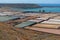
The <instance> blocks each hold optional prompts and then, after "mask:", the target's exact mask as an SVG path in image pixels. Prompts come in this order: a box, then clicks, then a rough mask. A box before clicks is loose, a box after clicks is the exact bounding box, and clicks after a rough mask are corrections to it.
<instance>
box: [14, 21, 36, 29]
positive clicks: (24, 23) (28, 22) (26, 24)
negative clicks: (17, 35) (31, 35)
mask: <svg viewBox="0 0 60 40" xmlns="http://www.w3.org/2000/svg"><path fill="white" fill-rule="evenodd" d="M35 23H36V22H32V21H26V22H22V23H20V24H18V25H16V26H15V27H17V28H23V27H27V26H30V25H33V24H35Z"/></svg>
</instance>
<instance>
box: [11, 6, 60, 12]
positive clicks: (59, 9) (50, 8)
mask: <svg viewBox="0 0 60 40" xmlns="http://www.w3.org/2000/svg"><path fill="white" fill-rule="evenodd" d="M11 9H12V10H17V11H36V12H39V10H41V11H42V10H45V12H60V7H43V8H32V9H30V8H29V9H21V8H11Z"/></svg>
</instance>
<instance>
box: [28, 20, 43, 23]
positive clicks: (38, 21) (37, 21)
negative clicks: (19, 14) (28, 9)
mask: <svg viewBox="0 0 60 40" xmlns="http://www.w3.org/2000/svg"><path fill="white" fill-rule="evenodd" d="M28 21H32V22H42V21H43V20H41V19H40V20H37V19H35V20H28Z"/></svg>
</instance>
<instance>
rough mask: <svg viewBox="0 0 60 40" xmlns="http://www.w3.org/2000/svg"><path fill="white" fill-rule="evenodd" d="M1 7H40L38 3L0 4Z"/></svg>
mask: <svg viewBox="0 0 60 40" xmlns="http://www.w3.org/2000/svg"><path fill="white" fill-rule="evenodd" d="M0 7H18V8H39V7H40V6H39V5H37V4H0Z"/></svg>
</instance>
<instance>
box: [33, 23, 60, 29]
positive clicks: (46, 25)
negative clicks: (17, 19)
mask: <svg viewBox="0 0 60 40" xmlns="http://www.w3.org/2000/svg"><path fill="white" fill-rule="evenodd" d="M33 26H35V27H39V28H59V27H60V25H52V24H36V25H33Z"/></svg>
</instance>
